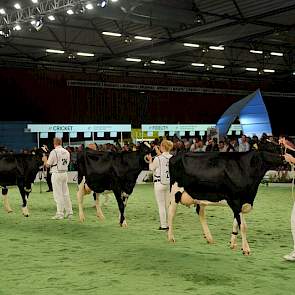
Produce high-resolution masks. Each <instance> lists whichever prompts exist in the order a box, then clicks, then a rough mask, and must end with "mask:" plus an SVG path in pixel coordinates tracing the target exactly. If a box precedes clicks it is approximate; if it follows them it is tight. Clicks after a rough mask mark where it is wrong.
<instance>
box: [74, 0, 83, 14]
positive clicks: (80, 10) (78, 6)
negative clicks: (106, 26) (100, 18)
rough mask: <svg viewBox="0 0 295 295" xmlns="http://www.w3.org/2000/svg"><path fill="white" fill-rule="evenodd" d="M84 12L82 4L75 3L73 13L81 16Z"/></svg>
mask: <svg viewBox="0 0 295 295" xmlns="http://www.w3.org/2000/svg"><path fill="white" fill-rule="evenodd" d="M84 12H85V7H84V6H83V4H82V3H77V4H76V5H75V6H74V13H75V14H83V13H84Z"/></svg>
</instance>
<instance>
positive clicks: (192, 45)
mask: <svg viewBox="0 0 295 295" xmlns="http://www.w3.org/2000/svg"><path fill="white" fill-rule="evenodd" d="M183 45H184V46H186V47H200V45H199V44H195V43H183Z"/></svg>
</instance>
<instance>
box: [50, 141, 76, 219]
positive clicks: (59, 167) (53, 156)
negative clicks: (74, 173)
mask: <svg viewBox="0 0 295 295" xmlns="http://www.w3.org/2000/svg"><path fill="white" fill-rule="evenodd" d="M53 145H54V150H52V151H51V152H50V154H49V158H48V161H47V166H48V167H50V173H52V178H51V180H52V188H53V197H54V200H55V203H56V214H55V216H53V217H52V219H63V218H64V217H66V218H68V219H71V218H72V216H73V209H72V202H71V198H70V193H69V187H68V174H67V172H68V166H69V163H70V153H69V152H68V151H67V150H66V149H64V148H63V147H62V140H61V139H60V138H58V137H55V138H54V139H53ZM64 214H65V215H64Z"/></svg>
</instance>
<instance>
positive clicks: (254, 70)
mask: <svg viewBox="0 0 295 295" xmlns="http://www.w3.org/2000/svg"><path fill="white" fill-rule="evenodd" d="M245 70H246V71H249V72H257V71H258V69H257V68H246V69H245Z"/></svg>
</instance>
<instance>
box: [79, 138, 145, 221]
mask: <svg viewBox="0 0 295 295" xmlns="http://www.w3.org/2000/svg"><path fill="white" fill-rule="evenodd" d="M148 153H150V148H149V147H147V146H146V145H145V144H141V146H140V150H139V151H136V152H118V153H115V152H101V151H95V150H85V151H83V152H81V153H79V154H78V159H77V160H78V161H77V162H78V184H79V190H78V193H77V199H78V204H79V218H80V221H81V222H83V221H84V220H85V215H84V211H83V197H84V195H86V194H89V193H90V192H91V191H94V192H96V193H97V197H96V215H97V217H98V218H100V219H104V216H103V213H102V211H101V208H100V206H99V197H98V194H99V193H102V192H104V191H109V190H112V191H113V192H114V195H115V197H116V200H117V203H118V207H119V211H120V225H121V226H127V223H126V219H125V217H124V210H125V207H126V205H127V201H128V197H129V195H130V194H131V193H132V191H133V189H134V186H135V184H136V180H137V177H138V175H139V173H140V172H141V171H142V170H144V169H146V170H148V164H147V162H146V158H145V157H146V155H147V154H148Z"/></svg>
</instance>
